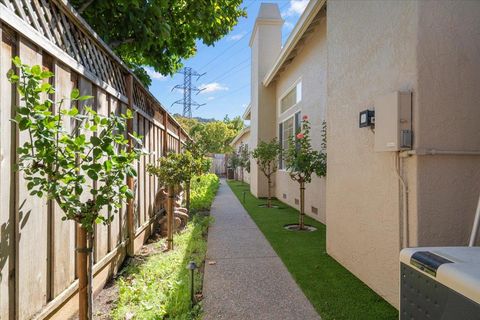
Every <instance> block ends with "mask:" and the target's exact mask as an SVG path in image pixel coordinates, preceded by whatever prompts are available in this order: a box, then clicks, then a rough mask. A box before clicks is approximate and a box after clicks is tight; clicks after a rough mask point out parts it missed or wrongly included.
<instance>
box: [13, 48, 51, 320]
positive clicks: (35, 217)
mask: <svg viewBox="0 0 480 320" xmlns="http://www.w3.org/2000/svg"><path fill="white" fill-rule="evenodd" d="M19 55H20V58H21V59H22V61H23V63H27V64H29V65H41V63H42V56H41V54H40V52H39V51H38V49H37V48H35V47H34V46H33V45H32V44H30V43H27V42H26V41H25V40H23V39H20V41H19ZM21 103H22V104H23V102H21ZM17 141H18V142H19V145H23V143H24V142H26V141H30V140H29V136H28V133H27V132H22V133H18V140H17ZM17 177H18V183H17V188H18V193H17V201H16V205H17V210H18V213H17V223H18V225H17V227H18V230H17V232H18V234H17V236H16V238H17V246H18V247H17V255H16V257H17V261H16V262H17V265H18V267H17V269H16V270H17V271H16V281H17V290H18V293H17V295H18V300H17V310H18V318H19V319H29V318H30V317H31V316H32V315H33V314H34V313H35V312H36V311H37V310H39V309H41V307H42V306H44V305H45V303H46V302H47V285H48V284H47V279H48V274H47V251H48V250H47V237H46V236H45V235H46V234H47V223H48V219H47V218H48V217H47V215H48V208H47V201H46V200H45V199H40V198H38V197H36V196H31V195H30V194H29V192H28V190H27V183H26V181H25V180H24V179H23V177H22V174H21V173H20V174H18V175H17ZM20 306H21V307H20Z"/></svg>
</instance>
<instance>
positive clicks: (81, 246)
mask: <svg viewBox="0 0 480 320" xmlns="http://www.w3.org/2000/svg"><path fill="white" fill-rule="evenodd" d="M77 263H78V266H77V268H78V269H77V270H78V318H79V319H80V320H87V319H88V271H87V269H88V252H87V231H86V230H85V229H84V228H82V227H81V226H78V233H77Z"/></svg>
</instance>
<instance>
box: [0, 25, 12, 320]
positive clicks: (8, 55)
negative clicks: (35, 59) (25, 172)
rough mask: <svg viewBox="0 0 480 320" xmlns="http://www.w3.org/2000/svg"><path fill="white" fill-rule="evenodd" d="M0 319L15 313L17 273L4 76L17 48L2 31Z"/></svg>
mask: <svg viewBox="0 0 480 320" xmlns="http://www.w3.org/2000/svg"><path fill="white" fill-rule="evenodd" d="M0 41H1V42H0V43H1V47H0V75H1V78H0V97H1V99H0V181H1V183H0V203H2V210H0V319H9V318H10V315H11V312H12V311H13V308H11V307H12V303H13V302H14V297H13V294H14V292H13V290H12V289H13V285H12V281H11V279H13V278H10V274H11V273H13V272H15V270H14V266H15V261H14V258H15V256H14V255H15V245H14V241H15V239H14V229H15V227H14V225H13V220H12V213H13V209H14V207H13V202H12V198H13V196H14V194H13V190H14V189H13V179H12V178H13V176H12V172H13V170H12V169H13V168H12V161H13V159H12V158H13V157H12V154H13V153H14V152H15V151H14V147H15V144H14V142H15V141H14V140H13V139H14V136H13V134H12V123H11V122H10V119H11V118H13V111H12V110H13V105H14V95H13V91H12V85H11V84H10V82H9V81H8V79H7V77H6V76H5V75H6V74H7V72H8V70H9V69H10V68H11V66H12V62H11V61H12V57H13V51H14V47H13V45H12V43H9V42H6V41H4V39H3V30H1V32H0Z"/></svg>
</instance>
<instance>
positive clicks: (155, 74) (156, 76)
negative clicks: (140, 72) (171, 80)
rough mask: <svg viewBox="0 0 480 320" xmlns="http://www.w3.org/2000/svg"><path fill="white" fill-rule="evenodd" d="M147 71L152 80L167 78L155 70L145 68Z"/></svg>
mask: <svg viewBox="0 0 480 320" xmlns="http://www.w3.org/2000/svg"><path fill="white" fill-rule="evenodd" d="M145 71H147V74H148V75H149V76H150V78H152V79H156V80H165V79H166V78H167V77H166V76H164V75H163V74H161V73H160V72H157V71H155V70H153V69H152V68H145Z"/></svg>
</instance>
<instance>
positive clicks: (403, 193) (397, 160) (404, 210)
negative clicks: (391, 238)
mask: <svg viewBox="0 0 480 320" xmlns="http://www.w3.org/2000/svg"><path fill="white" fill-rule="evenodd" d="M393 159H394V164H395V170H394V172H395V175H396V176H397V178H398V181H399V182H400V184H401V186H402V188H401V190H400V192H399V195H400V198H401V202H402V203H401V205H400V210H399V246H400V250H401V249H403V248H407V247H408V245H409V239H408V235H409V229H408V225H409V223H408V186H407V183H406V181H405V179H404V178H403V177H402V175H401V172H400V169H401V168H402V158H401V157H400V153H399V152H395V154H394V158H393Z"/></svg>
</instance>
